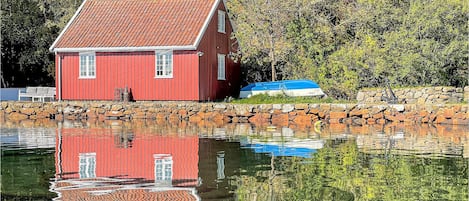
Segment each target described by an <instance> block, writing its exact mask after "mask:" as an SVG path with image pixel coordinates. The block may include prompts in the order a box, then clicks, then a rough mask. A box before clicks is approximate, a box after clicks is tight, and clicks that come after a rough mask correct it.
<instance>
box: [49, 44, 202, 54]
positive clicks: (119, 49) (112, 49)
mask: <svg viewBox="0 0 469 201" xmlns="http://www.w3.org/2000/svg"><path fill="white" fill-rule="evenodd" d="M156 50H196V47H195V46H192V45H187V46H146V47H78V48H54V49H52V51H53V52H56V53H57V52H141V51H156Z"/></svg>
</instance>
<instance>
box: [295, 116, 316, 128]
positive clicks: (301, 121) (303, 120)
mask: <svg viewBox="0 0 469 201" xmlns="http://www.w3.org/2000/svg"><path fill="white" fill-rule="evenodd" d="M311 116H312V115H297V116H296V117H295V118H294V119H293V122H294V123H295V124H297V125H300V126H306V127H307V126H311V125H312V124H311V123H312V118H311Z"/></svg>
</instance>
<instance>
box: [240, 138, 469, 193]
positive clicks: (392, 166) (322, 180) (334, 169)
mask: <svg viewBox="0 0 469 201" xmlns="http://www.w3.org/2000/svg"><path fill="white" fill-rule="evenodd" d="M385 152H386V151H385V150H381V152H380V151H378V152H375V154H366V153H363V152H360V151H359V149H358V148H357V146H356V143H355V141H354V140H347V141H345V142H343V143H339V144H336V143H334V142H333V141H329V142H328V143H327V144H326V146H325V147H324V148H323V149H320V150H318V152H317V153H316V154H315V155H314V156H313V157H312V158H310V159H302V158H295V157H284V158H276V159H275V169H276V170H275V173H274V174H276V175H275V177H274V179H273V180H272V184H273V192H274V193H273V194H272V195H271V194H269V190H270V189H269V174H271V170H270V168H266V169H264V170H263V171H258V173H257V175H255V176H251V175H242V176H240V177H239V178H237V181H238V182H239V186H238V187H239V188H238V189H237V192H236V193H237V195H238V197H239V198H240V200H466V199H467V197H468V177H467V175H468V163H467V161H466V160H467V159H464V158H423V157H416V156H412V155H395V154H392V153H391V154H389V153H387V152H386V153H387V154H386V153H385ZM269 162H270V161H264V166H265V167H268V166H269V165H270V163H269ZM279 166H280V167H281V168H279Z"/></svg>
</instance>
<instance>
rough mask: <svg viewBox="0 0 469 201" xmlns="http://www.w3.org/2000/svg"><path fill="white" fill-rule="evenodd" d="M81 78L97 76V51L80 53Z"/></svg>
mask: <svg viewBox="0 0 469 201" xmlns="http://www.w3.org/2000/svg"><path fill="white" fill-rule="evenodd" d="M80 78H96V58H95V53H94V52H93V53H81V54H80Z"/></svg>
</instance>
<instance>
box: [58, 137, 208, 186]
mask: <svg viewBox="0 0 469 201" xmlns="http://www.w3.org/2000/svg"><path fill="white" fill-rule="evenodd" d="M80 132H81V131H79V130H77V129H63V130H62V134H61V140H60V139H59V137H57V138H56V139H57V140H60V142H59V141H57V142H56V171H57V173H59V171H60V172H61V173H66V174H64V175H63V176H62V178H64V179H66V178H79V174H78V172H79V154H80V153H96V177H112V176H119V177H123V178H144V179H146V180H155V174H154V171H155V169H154V168H155V167H154V158H153V154H171V155H172V157H173V180H183V179H189V180H192V182H189V183H186V184H182V185H195V184H196V183H197V179H198V162H199V155H198V154H199V153H198V150H199V138H198V136H190V137H174V136H161V135H156V134H151V135H147V134H143V133H135V135H134V136H135V138H134V140H133V142H132V147H130V148H119V147H118V145H117V144H116V142H115V134H112V133H110V131H109V130H103V129H93V130H91V131H90V132H87V133H80ZM59 146H60V147H59ZM59 160H60V161H59ZM59 162H60V167H59Z"/></svg>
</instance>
